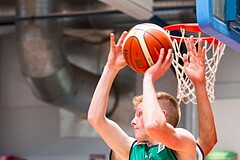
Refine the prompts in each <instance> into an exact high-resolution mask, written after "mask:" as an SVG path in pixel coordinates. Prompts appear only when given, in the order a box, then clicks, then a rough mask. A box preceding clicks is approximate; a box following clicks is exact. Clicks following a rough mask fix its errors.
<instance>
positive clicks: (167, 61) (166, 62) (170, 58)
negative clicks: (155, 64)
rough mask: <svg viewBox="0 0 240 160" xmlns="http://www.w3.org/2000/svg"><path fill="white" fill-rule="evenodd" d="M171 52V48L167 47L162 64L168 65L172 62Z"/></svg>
mask: <svg viewBox="0 0 240 160" xmlns="http://www.w3.org/2000/svg"><path fill="white" fill-rule="evenodd" d="M172 58H173V53H172V49H168V53H167V55H166V57H165V59H164V61H163V65H166V66H169V65H171V63H172Z"/></svg>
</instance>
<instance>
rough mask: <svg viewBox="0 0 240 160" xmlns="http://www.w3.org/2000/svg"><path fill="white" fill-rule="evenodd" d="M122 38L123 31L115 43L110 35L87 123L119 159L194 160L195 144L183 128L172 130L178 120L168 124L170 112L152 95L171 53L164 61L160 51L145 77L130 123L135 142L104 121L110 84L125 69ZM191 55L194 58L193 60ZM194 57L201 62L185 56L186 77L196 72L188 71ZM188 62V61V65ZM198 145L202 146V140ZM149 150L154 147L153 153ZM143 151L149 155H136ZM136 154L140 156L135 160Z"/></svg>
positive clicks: (116, 127) (112, 123)
mask: <svg viewBox="0 0 240 160" xmlns="http://www.w3.org/2000/svg"><path fill="white" fill-rule="evenodd" d="M125 36H126V32H124V33H123V34H122V36H121V37H120V39H119V41H118V43H117V44H115V42H114V35H113V34H111V36H110V43H111V47H110V53H109V57H108V61H107V63H106V65H105V67H104V71H103V73H102V76H101V78H100V80H99V83H98V85H97V87H96V90H95V92H94V95H93V98H92V101H91V104H90V108H89V112H88V120H89V122H90V124H91V125H92V126H93V127H94V128H95V129H96V131H97V132H98V133H99V135H100V136H101V137H102V138H103V139H104V141H105V142H106V143H107V144H108V146H109V147H110V148H111V149H112V150H113V152H114V153H116V154H117V155H118V156H119V157H120V158H121V159H129V157H130V159H139V158H147V157H149V158H150V157H151V156H153V157H155V156H170V157H166V158H167V159H174V158H175V159H184V160H188V159H191V160H192V159H195V155H196V150H195V148H196V147H195V145H196V144H195V139H194V137H193V136H192V135H191V133H189V132H188V131H186V130H184V129H180V128H174V127H175V125H176V124H177V123H178V122H177V121H176V122H173V123H172V122H168V119H169V118H167V117H168V116H169V115H170V116H171V112H168V109H167V108H164V107H163V106H165V105H164V103H165V102H164V101H162V102H161V100H160V101H158V99H157V97H156V95H155V89H154V82H155V80H157V79H158V78H160V77H161V76H163V75H164V74H165V72H166V71H167V70H168V69H169V67H170V65H171V61H172V57H173V55H172V53H171V50H170V51H169V54H168V55H167V57H166V58H165V60H163V57H162V55H163V53H164V50H161V52H160V58H159V60H158V62H157V63H156V64H155V65H153V66H152V67H150V68H149V69H148V70H147V71H146V73H145V74H144V80H143V101H142V102H141V103H139V104H138V105H137V106H136V114H135V117H134V119H133V121H132V124H133V126H134V128H135V130H134V131H135V138H136V139H137V142H136V141H135V138H132V137H129V136H127V135H126V133H125V132H124V131H123V130H122V129H121V128H120V127H119V126H118V125H117V124H116V123H115V122H113V121H111V120H110V119H108V118H106V116H105V114H106V109H107V108H106V107H107V103H108V95H109V92H110V88H111V85H112V82H113V80H114V78H115V77H116V75H117V73H118V72H119V71H120V70H121V69H122V68H124V67H125V66H126V62H125V60H124V58H123V55H122V47H121V45H122V42H123V39H124V37H125ZM189 45H192V43H189ZM190 49H193V46H190ZM203 52H204V50H203ZM192 56H196V57H195V58H192ZM197 56H198V57H200V59H201V60H202V57H203V55H202V54H199V55H197V54H195V52H192V53H191V54H190V58H189V57H187V56H186V55H185V56H184V57H185V58H184V62H185V64H186V71H187V72H188V73H190V74H188V75H191V73H197V72H196V70H191V68H192V67H194V63H195V62H197ZM188 59H190V61H189V62H188ZM199 64H201V63H199ZM203 64H204V63H203ZM203 68H204V67H203ZM192 71H194V72H192ZM190 77H191V76H190ZM190 79H191V80H193V81H195V82H194V85H197V86H198V87H197V88H196V89H199V88H201V87H202V85H198V83H199V84H201V83H200V82H201V81H199V80H198V79H199V78H198V77H197V75H195V74H192V78H190ZM204 86H205V84H204ZM204 92H205V90H203V93H201V92H200V93H197V96H202V97H201V99H202V98H205V94H204ZM169 97H170V99H171V100H170V101H172V102H173V104H174V103H175V101H174V100H173V99H172V97H171V96H169ZM207 100H208V98H207ZM207 100H204V101H207ZM167 101H169V100H167ZM170 104H171V103H170ZM201 104H202V105H204V104H207V103H205V102H202V103H201ZM166 107H167V105H166ZM177 111H179V109H177ZM176 113H178V112H176ZM173 116H174V115H173ZM152 122H154V123H152ZM136 126H137V127H136ZM200 126H201V125H200ZM202 126H203V125H202ZM200 128H201V127H200ZM140 131H141V132H140ZM201 136H204V135H202V134H201V135H200V139H201ZM141 142H142V143H141ZM145 142H147V143H145ZM201 143H202V144H204V140H203V141H202V142H201ZM201 143H200V144H201ZM150 146H152V147H150ZM156 147H157V148H156ZM151 148H153V150H152V149H151ZM145 149H146V150H145ZM138 150H140V151H138ZM154 150H157V152H154ZM130 151H131V152H130ZM145 151H149V154H148V155H147V154H146V155H139V154H138V153H139V152H141V153H142V154H143V153H145ZM152 151H153V152H152ZM135 153H136V154H135ZM165 153H166V155H165ZM135 155H138V156H140V157H135ZM141 156H144V157H141ZM145 156H147V157H145Z"/></svg>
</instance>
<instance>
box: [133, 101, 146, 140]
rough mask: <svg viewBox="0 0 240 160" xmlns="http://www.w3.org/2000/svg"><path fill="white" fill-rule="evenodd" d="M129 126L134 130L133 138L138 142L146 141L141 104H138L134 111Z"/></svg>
mask: <svg viewBox="0 0 240 160" xmlns="http://www.w3.org/2000/svg"><path fill="white" fill-rule="evenodd" d="M131 124H132V126H133V129H134V134H135V138H136V139H137V141H138V142H141V141H146V140H147V134H146V132H145V129H144V123H143V116H142V103H140V104H138V105H137V107H136V110H135V115H134V118H133V120H132V121H131Z"/></svg>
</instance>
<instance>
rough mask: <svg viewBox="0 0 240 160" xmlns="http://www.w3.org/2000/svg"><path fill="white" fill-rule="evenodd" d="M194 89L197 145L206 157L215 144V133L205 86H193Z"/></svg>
mask: <svg viewBox="0 0 240 160" xmlns="http://www.w3.org/2000/svg"><path fill="white" fill-rule="evenodd" d="M195 89H196V96H197V105H198V125H199V138H198V143H199V145H200V146H201V148H202V149H203V152H204V154H205V156H206V155H207V154H208V153H209V152H210V151H211V149H212V148H213V147H214V145H215V144H216V143H217V133H216V128H215V122H214V116H213V112H212V108H211V104H210V101H209V99H208V95H207V90H206V86H205V85H198V86H195Z"/></svg>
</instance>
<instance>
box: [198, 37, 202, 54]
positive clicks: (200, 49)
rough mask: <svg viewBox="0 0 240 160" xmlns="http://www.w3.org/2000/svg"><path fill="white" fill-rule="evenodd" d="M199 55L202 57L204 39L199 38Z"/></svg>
mask: <svg viewBox="0 0 240 160" xmlns="http://www.w3.org/2000/svg"><path fill="white" fill-rule="evenodd" d="M198 53H199V56H200V57H202V54H203V53H202V38H199V39H198Z"/></svg>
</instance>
